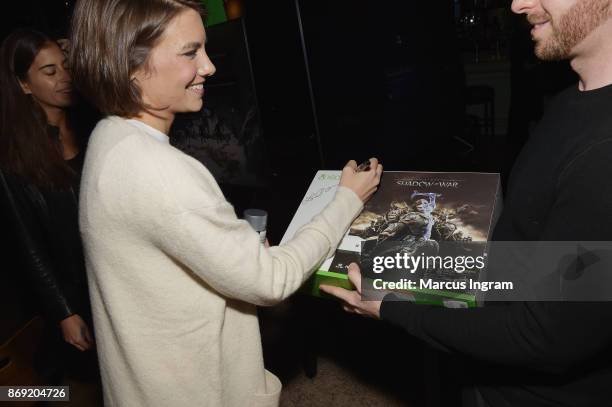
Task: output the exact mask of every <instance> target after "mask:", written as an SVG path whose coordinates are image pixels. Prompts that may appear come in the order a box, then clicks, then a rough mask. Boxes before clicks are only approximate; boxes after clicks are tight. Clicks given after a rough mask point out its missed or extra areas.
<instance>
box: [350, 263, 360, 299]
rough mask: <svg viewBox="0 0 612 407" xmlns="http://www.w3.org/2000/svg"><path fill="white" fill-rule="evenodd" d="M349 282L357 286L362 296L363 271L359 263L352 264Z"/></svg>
mask: <svg viewBox="0 0 612 407" xmlns="http://www.w3.org/2000/svg"><path fill="white" fill-rule="evenodd" d="M348 278H349V281H350V282H351V283H352V284H353V285H354V286H355V288H356V289H357V292H358V293H359V294H361V271H360V270H359V266H358V265H357V263H351V264H349V267H348Z"/></svg>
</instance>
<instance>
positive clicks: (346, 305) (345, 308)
mask: <svg viewBox="0 0 612 407" xmlns="http://www.w3.org/2000/svg"><path fill="white" fill-rule="evenodd" d="M342 309H343V310H345V311H346V312H348V313H350V314H354V313H355V308H353V307H351V306H350V305H348V304H342Z"/></svg>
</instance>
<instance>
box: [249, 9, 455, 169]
mask: <svg viewBox="0 0 612 407" xmlns="http://www.w3.org/2000/svg"><path fill="white" fill-rule="evenodd" d="M296 4H297V7H296ZM298 12H299V13H298ZM298 16H299V17H301V18H300V19H298ZM246 18H247V23H248V24H247V25H248V28H249V38H251V43H252V50H253V60H254V66H255V77H256V81H258V82H260V83H264V84H265V85H262V86H259V88H260V89H259V94H260V97H261V98H262V103H261V108H262V112H263V116H264V128H265V130H266V134H267V136H268V137H271V138H275V137H277V136H275V135H273V134H271V133H275V132H277V131H280V132H282V133H284V137H290V139H291V142H290V143H289V145H288V147H289V149H291V146H292V145H293V146H294V148H295V147H298V146H299V147H301V149H302V151H301V153H302V154H310V158H311V159H312V163H313V164H316V163H317V161H318V156H317V154H316V153H317V151H318V150H317V148H320V150H321V152H322V156H323V161H324V166H325V167H327V168H338V167H339V166H340V165H342V164H343V163H344V162H345V161H346V160H347V159H348V158H357V159H364V158H366V157H368V156H369V155H377V156H379V157H381V158H383V159H384V160H385V163H386V164H387V165H388V166H387V168H397V169H406V168H417V167H422V168H425V167H431V166H432V165H434V166H435V164H432V156H433V157H435V156H437V155H439V154H438V153H439V151H440V146H446V147H450V140H451V138H452V135H453V134H454V133H455V132H456V131H457V128H461V123H460V120H461V116H462V110H463V106H462V104H461V100H460V95H461V89H462V88H463V71H462V65H461V61H460V59H459V54H458V50H457V46H456V41H455V31H454V25H453V17H452V3H451V2H450V1H441V2H417V1H409V2H407V1H399V0H397V1H396V0H387V1H385V2H377V3H376V4H373V3H372V2H367V1H365V0H336V1H334V2H326V3H321V2H311V1H297V2H296V1H293V0H275V1H267V2H265V4H262V3H255V2H247V13H246ZM300 22H301V23H302V25H303V35H304V44H305V49H306V57H305V56H304V54H303V48H302V42H301V37H300V35H301V33H302V32H301V31H300V27H299V23H300ZM306 61H307V62H306ZM307 73H310V83H309V82H308V76H307ZM309 84H311V85H312V94H313V97H314V101H315V104H314V105H315V106H314V109H313V108H312V107H311V106H310V102H311V98H310V94H309ZM261 88H264V89H261ZM266 117H267V118H269V120H267V119H266ZM289 117H290V118H291V119H288V120H287V118H289ZM317 125H318V132H317ZM270 126H271V127H270ZM312 131H315V132H316V133H317V134H318V136H319V137H320V143H317V137H311V135H310V133H311V132H312ZM310 141H312V142H314V144H315V145H314V146H312V145H311V144H312V143H310ZM285 153H287V154H290V153H289V152H285ZM298 161H299V160H298Z"/></svg>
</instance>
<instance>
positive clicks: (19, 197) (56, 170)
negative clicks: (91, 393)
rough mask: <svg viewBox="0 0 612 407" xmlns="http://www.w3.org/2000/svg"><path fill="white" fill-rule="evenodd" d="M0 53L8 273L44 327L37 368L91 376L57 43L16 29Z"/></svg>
mask: <svg viewBox="0 0 612 407" xmlns="http://www.w3.org/2000/svg"><path fill="white" fill-rule="evenodd" d="M0 52H1V54H0V85H1V89H2V92H0V169H1V171H0V193H2V194H3V198H4V200H5V201H6V202H7V203H8V208H9V214H8V218H10V219H11V220H12V221H13V226H14V229H13V233H14V235H15V237H16V240H17V241H18V242H17V243H18V246H19V248H20V251H21V255H22V256H21V259H22V267H20V268H15V269H13V270H7V272H13V273H16V272H18V271H19V272H20V273H22V274H23V275H22V276H20V277H22V278H21V281H23V282H24V283H25V284H27V286H28V288H29V289H31V290H32V291H33V292H34V293H35V295H34V298H35V300H36V302H37V303H38V304H37V306H38V307H39V310H40V312H41V313H42V314H43V316H44V317H45V320H46V322H47V323H46V324H45V326H46V329H45V335H44V337H43V350H42V351H41V353H40V355H38V358H37V364H38V365H39V366H38V367H39V369H40V370H41V372H40V373H41V374H42V376H43V377H44V378H46V380H48V381H49V382H50V383H51V384H57V383H59V382H60V381H61V379H62V377H64V376H65V375H68V376H77V377H82V376H83V375H85V374H88V373H91V372H87V370H88V368H87V367H85V366H88V367H91V363H92V362H91V360H87V359H88V357H87V356H86V355H81V354H80V353H81V352H85V351H87V350H89V349H91V348H92V346H93V337H92V334H91V330H90V327H91V316H90V311H89V298H88V292H87V284H86V283H87V280H86V275H85V266H84V261H83V252H82V245H81V240H80V235H79V230H78V214H77V211H78V203H77V197H78V186H79V181H80V174H81V169H82V165H83V155H84V154H83V143H82V141H81V139H80V138H79V137H78V135H77V134H76V133H75V131H74V130H73V126H72V125H71V123H70V122H69V120H68V115H67V110H68V108H69V107H70V106H71V105H72V104H73V100H74V96H73V90H72V83H71V78H70V74H69V72H68V70H67V66H66V64H67V59H66V55H65V54H64V53H63V52H62V50H61V49H60V47H59V46H58V44H57V43H55V42H54V41H52V40H51V39H50V38H49V37H47V36H46V35H44V34H42V33H40V32H37V31H33V30H26V29H22V30H17V31H15V32H13V33H12V34H10V35H9V36H8V37H7V38H6V39H5V40H4V42H3V43H2V48H1V50H0ZM94 356H95V355H94V354H93V353H92V354H91V355H90V358H93V357H94ZM94 359H95V358H94ZM96 370H97V369H96Z"/></svg>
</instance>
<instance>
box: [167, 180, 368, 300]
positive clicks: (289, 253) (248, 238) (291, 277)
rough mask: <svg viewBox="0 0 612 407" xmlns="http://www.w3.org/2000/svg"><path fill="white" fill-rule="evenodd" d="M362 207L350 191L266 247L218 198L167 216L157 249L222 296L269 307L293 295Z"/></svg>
mask: <svg viewBox="0 0 612 407" xmlns="http://www.w3.org/2000/svg"><path fill="white" fill-rule="evenodd" d="M361 208H362V204H361V201H360V200H359V198H358V197H357V196H356V195H355V193H353V192H352V191H351V190H349V189H347V188H343V187H341V188H339V189H338V191H337V193H336V196H335V198H334V200H333V201H332V202H331V203H330V204H329V205H328V206H327V207H326V208H325V209H324V210H323V211H322V212H321V213H320V214H319V215H318V216H316V217H315V218H314V219H313V220H312V221H311V222H310V223H309V224H307V225H305V226H304V227H303V228H302V229H301V230H300V231H298V233H297V234H296V236H295V237H294V238H293V239H292V240H291V241H289V242H287V243H286V244H284V245H282V246H277V247H271V248H265V247H264V246H263V245H262V244H261V243H260V241H259V235H258V234H257V233H256V232H255V231H254V230H253V229H252V228H251V226H250V225H249V224H248V223H247V222H246V221H244V220H240V219H238V218H237V217H236V215H235V213H234V209H233V207H232V206H231V205H230V204H229V203H227V202H223V203H221V204H220V205H218V206H214V207H208V208H203V209H201V210H188V211H185V212H182V213H181V214H179V215H177V216H176V217H173V218H169V219H168V223H169V227H167V228H166V233H163V235H162V236H160V237H161V240H160V243H161V248H162V250H164V251H165V252H166V253H167V254H169V255H170V256H172V257H174V258H175V259H177V260H178V261H180V262H181V263H183V264H184V265H185V266H187V267H188V268H189V269H190V270H191V271H193V272H194V273H195V274H197V275H198V276H199V277H200V278H202V280H204V281H205V282H206V283H207V284H209V285H210V286H211V287H213V288H214V289H215V290H217V291H218V292H220V293H221V294H223V295H225V296H227V297H230V298H235V299H239V300H242V301H246V302H249V303H252V304H256V305H272V304H274V303H277V302H279V301H281V300H283V299H285V298H287V297H288V296H289V295H291V294H292V293H294V292H295V291H296V290H297V289H298V288H299V287H300V286H301V285H302V283H303V282H304V281H305V280H306V278H308V277H309V276H310V274H311V273H312V272H313V271H314V270H315V269H316V267H317V266H318V265H319V264H320V263H321V262H322V261H323V260H324V259H325V258H326V257H327V256H328V255H329V254H330V252H333V250H334V249H335V248H336V247H337V245H338V243H339V241H340V239H342V237H343V235H344V233H345V232H346V230H347V228H348V227H349V226H350V224H351V222H352V220H353V219H354V217H355V216H357V214H358V213H359V211H360V210H361Z"/></svg>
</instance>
